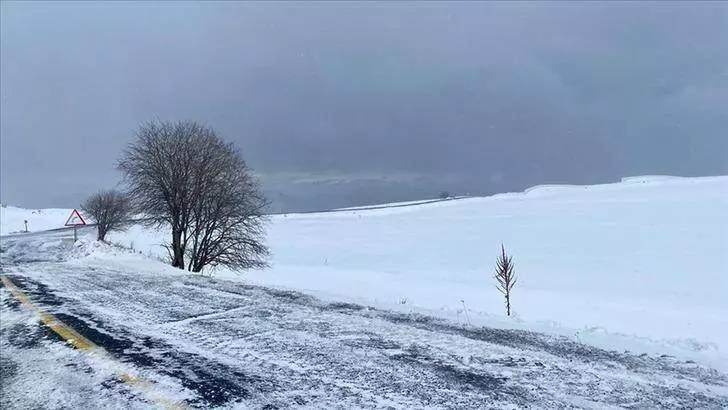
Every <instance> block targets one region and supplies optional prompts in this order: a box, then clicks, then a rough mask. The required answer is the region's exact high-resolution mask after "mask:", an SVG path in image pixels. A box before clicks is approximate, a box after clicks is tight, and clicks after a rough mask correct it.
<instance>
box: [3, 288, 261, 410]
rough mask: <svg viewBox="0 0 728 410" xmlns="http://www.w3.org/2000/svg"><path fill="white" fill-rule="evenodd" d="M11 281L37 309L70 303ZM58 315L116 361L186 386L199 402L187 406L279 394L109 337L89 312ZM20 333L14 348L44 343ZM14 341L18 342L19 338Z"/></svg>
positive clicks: (184, 355) (143, 344) (178, 354)
mask: <svg viewBox="0 0 728 410" xmlns="http://www.w3.org/2000/svg"><path fill="white" fill-rule="evenodd" d="M10 279H11V280H12V281H13V282H14V283H15V284H16V285H17V286H18V287H19V288H21V289H22V290H23V291H24V292H26V294H28V296H29V297H30V298H31V299H32V300H33V301H34V302H35V303H39V304H41V305H43V306H54V307H59V306H62V305H64V302H67V300H64V299H63V298H61V297H58V296H56V295H55V294H54V293H53V292H51V291H50V290H49V288H48V287H47V286H45V285H43V284H42V283H39V282H36V281H33V280H30V279H28V278H25V277H19V276H10ZM68 305H70V303H68V304H66V306H64V308H65V309H64V310H65V311H69V309H70V308H69V306H68ZM70 310H72V309H70ZM53 314H54V316H56V317H57V318H58V319H59V320H61V321H62V322H64V323H65V324H67V325H68V326H70V327H71V328H73V329H74V330H76V331H77V332H79V333H80V334H82V335H83V336H85V337H86V338H87V339H89V340H90V341H92V342H93V343H94V344H96V345H98V346H101V347H103V348H104V349H105V350H106V351H107V352H109V353H110V354H111V356H112V357H114V358H115V359H117V360H120V361H121V362H124V363H129V364H132V365H134V366H137V367H139V368H142V369H150V370H154V371H155V372H157V373H161V374H164V375H167V376H171V377H173V378H176V379H178V380H179V381H180V383H181V384H182V386H184V387H185V388H187V389H189V390H191V391H193V392H194V393H195V394H196V396H197V398H195V399H192V400H188V401H187V404H189V405H191V406H195V407H197V406H200V407H215V406H220V405H223V404H226V403H229V402H233V401H237V400H240V399H245V398H248V397H249V396H250V392H251V391H253V390H254V391H257V392H265V391H271V390H273V389H274V388H275V384H274V383H273V382H271V381H268V380H263V379H261V378H260V377H257V376H251V375H247V374H245V373H244V372H242V371H240V370H238V369H235V368H233V367H230V366H228V365H225V364H223V363H218V362H211V361H210V360H208V359H206V358H204V357H202V356H200V355H197V354H194V353H188V352H182V351H179V350H176V349H174V348H173V347H172V346H170V345H168V344H166V343H165V342H164V341H162V340H157V339H153V338H151V337H136V336H132V335H131V334H130V333H127V332H125V331H124V330H123V329H119V328H114V332H113V334H111V333H108V332H105V331H103V330H102V329H111V328H112V327H111V326H107V325H106V324H105V323H104V322H103V321H100V320H98V319H95V318H94V317H93V316H92V315H90V314H88V313H86V312H84V313H79V312H74V313H71V314H69V313H61V312H53ZM21 327H23V328H24V329H16V328H17V325H16V326H13V327H11V330H10V331H9V332H8V334H7V335H5V336H7V337H8V338H9V341H10V342H11V343H13V341H15V342H17V343H18V347H33V346H34V345H35V344H37V343H38V341H39V340H40V338H38V337H29V336H32V335H28V331H30V329H27V328H26V326H21ZM39 329H41V330H36V331H37V332H42V333H43V334H44V335H46V336H47V337H52V338H55V339H56V340H60V341H62V339H60V338H59V337H58V336H57V335H56V334H55V333H54V332H53V331H51V330H50V329H48V328H47V327H46V326H42V327H39ZM16 330H17V331H16ZM15 335H17V336H18V337H17V338H14V336H15ZM23 344H25V345H23ZM152 352H156V354H152Z"/></svg>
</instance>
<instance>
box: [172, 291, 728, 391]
mask: <svg viewBox="0 0 728 410" xmlns="http://www.w3.org/2000/svg"><path fill="white" fill-rule="evenodd" d="M199 281H200V280H199V279H193V278H190V279H188V280H187V281H186V284H188V285H193V286H200V284H197V283H196V282H199ZM216 285H217V283H215V282H207V283H204V286H206V287H210V286H211V287H216V288H217V290H218V291H222V292H228V293H236V294H239V295H244V296H250V293H251V292H252V291H256V290H257V291H263V292H264V293H266V294H268V295H270V296H273V297H276V298H283V299H284V300H285V301H287V302H290V303H294V304H300V305H305V306H308V307H317V308H319V309H321V310H323V311H334V312H338V313H344V314H349V315H359V316H363V317H377V318H380V319H384V320H387V321H389V322H392V323H396V324H401V325H405V326H410V327H414V328H417V329H421V330H427V331H431V332H436V333H446V334H456V335H459V336H462V337H466V338H468V339H473V340H477V341H482V342H487V343H492V344H496V345H501V346H507V347H511V348H516V349H520V350H528V351H537V352H546V353H549V354H552V355H554V356H557V357H560V358H564V359H566V360H575V361H580V362H583V363H600V364H601V365H604V366H607V367H614V368H620V367H621V368H624V369H627V370H630V371H633V372H636V373H645V374H646V373H653V372H655V371H659V372H664V373H672V374H678V375H680V376H681V377H684V378H686V379H689V380H694V381H698V382H700V383H706V384H713V385H725V384H727V383H728V376H726V375H725V374H722V373H720V372H718V371H717V370H714V369H710V368H706V367H702V366H697V365H696V364H695V363H693V362H690V361H679V360H676V359H674V358H672V357H671V356H667V355H662V356H651V355H646V354H642V355H635V354H631V353H629V352H624V353H620V352H616V351H609V350H604V349H600V348H597V347H594V346H589V345H584V344H580V343H577V342H574V341H571V340H569V339H567V338H566V337H560V336H551V335H545V334H541V333H536V332H531V331H527V330H516V329H497V328H489V327H465V326H460V325H456V324H453V323H451V322H449V321H446V320H444V319H439V318H435V317H432V316H425V315H421V314H410V313H398V312H392V311H386V310H381V309H376V308H373V307H370V306H364V305H359V304H355V303H346V302H333V303H323V302H321V301H319V300H318V299H316V298H313V297H311V296H309V295H306V294H303V293H301V292H296V291H289V290H277V289H270V288H260V287H256V286H252V285H245V284H236V286H235V287H231V286H229V284H225V287H224V288H223V286H216ZM201 287H202V286H201ZM235 288H237V289H235ZM349 343H356V342H349ZM360 343H363V342H361V341H360Z"/></svg>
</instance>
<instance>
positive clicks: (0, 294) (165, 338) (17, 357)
mask: <svg viewBox="0 0 728 410" xmlns="http://www.w3.org/2000/svg"><path fill="white" fill-rule="evenodd" d="M92 235H93V233H92V232H88V233H84V234H83V235H82V238H83V239H82V241H81V242H80V243H78V244H76V245H75V246H74V245H72V244H71V243H70V242H69V241H68V240H67V238H68V237H70V232H68V231H66V232H52V233H47V234H35V235H32V234H31V235H16V236H12V237H4V238H2V241H1V242H2V243H1V249H2V254H1V255H2V269H3V274H6V275H8V277H9V278H11V280H13V281H14V282H15V283H16V284H17V285H18V286H19V287H20V288H22V289H23V290H24V291H25V292H26V293H27V294H28V295H30V297H31V299H32V300H33V302H34V303H36V304H38V305H40V306H42V307H43V308H45V309H46V310H48V311H50V312H51V313H53V314H55V315H56V316H57V317H58V318H60V319H61V320H63V321H64V322H65V323H66V324H69V325H71V326H73V327H74V328H75V329H76V330H77V331H78V332H80V333H81V334H83V335H84V336H86V337H87V338H89V339H91V340H92V341H93V342H95V343H96V344H98V345H99V346H101V347H102V348H104V349H105V350H106V351H108V353H109V355H108V357H102V358H94V357H90V356H89V355H87V354H86V353H85V352H80V351H77V350H74V349H72V348H71V347H69V346H67V345H65V344H63V343H61V342H60V341H59V340H58V338H57V337H55V336H54V335H53V334H52V333H50V332H49V331H47V330H46V329H45V328H44V327H41V326H39V325H38V322H37V318H35V317H34V316H33V314H32V313H31V311H30V310H28V309H27V308H26V307H25V306H24V305H20V304H18V303H17V301H16V300H15V299H14V298H13V297H12V296H11V295H10V294H9V291H8V289H6V288H0V302H1V309H2V310H1V313H2V320H1V321H0V351H1V352H2V355H1V359H0V371H1V372H2V377H1V378H0V380H2V381H1V382H0V393H1V394H2V395H1V397H2V407H3V408H31V407H32V408H63V407H84V408H102V407H104V408H109V407H117V408H119V407H123V408H143V407H148V406H149V405H151V404H154V403H152V402H148V401H147V396H146V395H145V394H142V393H140V392H139V391H137V390H136V389H135V387H134V386H128V385H126V384H124V383H121V382H120V381H119V380H118V378H117V377H115V376H114V373H113V372H112V370H113V369H114V368H116V367H119V366H123V367H125V368H127V371H129V372H133V373H134V374H137V375H139V376H140V377H143V378H144V379H145V380H148V381H149V382H150V383H151V386H152V388H153V389H154V390H155V392H156V394H158V395H161V396H164V397H167V398H169V399H170V400H173V401H176V402H180V403H182V404H184V405H187V406H190V407H223V408H230V407H233V408H238V407H240V408H248V407H255V408H263V407H266V406H268V407H266V408H275V407H299V406H304V407H313V408H352V407H357V408H358V407H387V406H394V407H399V408H413V407H414V408H423V407H435V408H442V407H461V408H493V407H496V408H513V407H535V408H564V407H572V406H573V407H582V408H595V407H596V408H604V407H608V406H610V405H613V406H620V407H632V408H655V407H671V408H675V407H682V408H685V407H689V408H725V407H726V406H728V376H726V374H724V373H722V372H719V371H716V370H711V369H709V368H706V367H703V366H700V365H698V364H696V363H694V362H690V361H685V360H681V359H678V358H675V357H671V356H659V355H646V354H642V355H639V354H633V353H629V352H618V351H614V350H603V349H599V348H596V347H591V346H589V345H584V344H579V343H575V342H574V341H572V340H570V339H568V338H565V337H555V336H549V335H545V334H539V333H534V332H529V331H522V330H502V329H494V328H484V327H476V326H466V325H458V324H456V323H454V322H452V321H447V320H442V319H436V318H433V317H429V316H423V315H419V314H408V313H402V312H394V311H388V310H382V309H377V308H371V307H366V306H363V305H357V304H351V303H341V302H327V301H322V300H320V299H316V298H313V297H311V296H308V295H306V294H303V293H299V292H293V291H282V290H277V289H272V288H267V287H260V286H251V285H247V284H243V283H240V281H226V280H221V279H210V278H208V277H200V276H198V275H187V274H184V273H182V272H181V271H178V270H175V269H172V268H170V267H168V266H166V265H164V264H162V263H161V262H157V261H154V260H150V259H149V258H147V257H145V256H143V255H140V254H138V253H132V252H130V251H127V250H122V249H118V248H113V247H109V246H105V245H101V244H98V243H95V242H92V241H90V239H89V238H91V237H92ZM64 238H66V239H64Z"/></svg>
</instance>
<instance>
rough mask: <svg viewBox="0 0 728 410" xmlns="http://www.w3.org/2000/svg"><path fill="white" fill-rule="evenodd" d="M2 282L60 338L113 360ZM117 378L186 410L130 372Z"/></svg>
mask: <svg viewBox="0 0 728 410" xmlns="http://www.w3.org/2000/svg"><path fill="white" fill-rule="evenodd" d="M0 280H2V282H3V284H4V285H5V287H6V288H7V289H8V290H9V291H10V293H12V294H13V296H15V298H16V299H18V301H20V303H22V304H23V305H24V306H26V307H28V308H30V309H31V310H33V311H34V312H35V313H36V314H38V316H39V317H40V320H41V322H43V324H45V325H46V326H48V327H49V328H50V329H51V330H53V331H54V332H56V334H58V335H59V336H60V337H62V338H63V339H64V340H65V341H67V342H68V343H70V344H72V345H73V346H74V347H75V348H76V349H78V350H82V351H85V352H87V353H89V354H93V355H101V356H103V357H105V358H108V359H111V355H110V354H109V353H108V352H107V351H106V350H105V349H104V348H103V347H101V346H98V345H97V344H95V343H94V342H92V341H90V340H88V339H87V338H85V337H84V336H83V335H81V334H80V333H78V332H77V331H76V330H74V329H73V328H72V327H70V326H68V325H67V324H65V323H63V322H62V321H61V320H60V319H58V318H57V317H55V316H53V315H52V314H50V313H48V312H46V311H45V310H43V309H42V308H41V307H40V306H38V305H36V304H34V303H33V302H31V300H30V298H29V297H28V295H26V294H25V292H23V291H22V290H20V288H19V287H17V286H16V285H15V283H13V282H12V281H11V280H10V278H8V277H7V276H6V275H2V276H0ZM115 373H116V376H117V377H118V378H119V379H120V380H121V381H123V382H124V383H126V384H128V385H130V386H133V387H135V388H136V389H137V390H140V391H141V392H142V393H144V394H145V395H146V397H147V398H148V399H149V400H151V401H152V402H154V403H157V404H158V405H160V406H162V407H164V408H166V409H186V408H187V406H185V405H184V404H182V403H179V402H176V401H174V400H170V399H168V398H166V397H164V396H163V395H162V394H160V393H159V392H157V391H156V389H155V388H154V384H152V383H150V382H149V381H147V380H144V379H142V378H141V377H138V376H134V375H132V374H129V373H128V372H126V371H124V370H115Z"/></svg>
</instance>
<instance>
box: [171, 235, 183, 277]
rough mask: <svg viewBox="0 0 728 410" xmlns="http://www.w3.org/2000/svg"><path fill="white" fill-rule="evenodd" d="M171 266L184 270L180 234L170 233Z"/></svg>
mask: <svg viewBox="0 0 728 410" xmlns="http://www.w3.org/2000/svg"><path fill="white" fill-rule="evenodd" d="M172 266H174V267H175V268H179V269H184V268H185V253H184V249H182V232H181V231H172Z"/></svg>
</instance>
